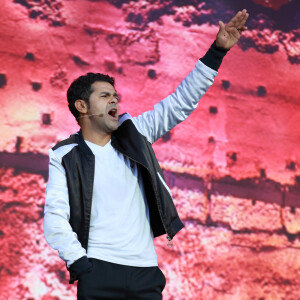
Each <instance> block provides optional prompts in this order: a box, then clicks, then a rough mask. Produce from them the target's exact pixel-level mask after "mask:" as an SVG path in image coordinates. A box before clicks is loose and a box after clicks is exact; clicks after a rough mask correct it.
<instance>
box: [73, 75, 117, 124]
mask: <svg viewBox="0 0 300 300" xmlns="http://www.w3.org/2000/svg"><path fill="white" fill-rule="evenodd" d="M96 81H106V82H108V83H110V84H111V85H112V86H113V87H115V79H114V78H113V77H110V76H109V75H104V74H101V73H87V74H86V75H83V76H80V77H78V78H77V79H75V80H74V81H73V82H72V83H71V85H70V87H69V88H68V91H67V99H68V103H69V110H70V111H71V113H72V114H73V116H74V117H75V119H76V120H77V118H78V117H79V111H78V110H77V109H76V107H75V101H76V100H78V99H81V100H84V101H85V102H86V103H87V105H88V107H89V105H90V101H89V99H90V95H91V94H92V93H93V89H92V84H93V83H94V82H96Z"/></svg>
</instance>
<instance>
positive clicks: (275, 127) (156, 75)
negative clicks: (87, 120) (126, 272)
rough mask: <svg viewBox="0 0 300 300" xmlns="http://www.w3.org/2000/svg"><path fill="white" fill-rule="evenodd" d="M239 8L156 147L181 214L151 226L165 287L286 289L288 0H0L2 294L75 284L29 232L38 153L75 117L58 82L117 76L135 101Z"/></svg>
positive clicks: (296, 161)
mask: <svg viewBox="0 0 300 300" xmlns="http://www.w3.org/2000/svg"><path fill="white" fill-rule="evenodd" d="M242 8H247V9H248V11H249V13H250V18H249V22H248V27H249V31H247V32H245V33H244V34H243V37H242V38H241V40H240V42H239V44H238V46H236V47H234V49H232V50H231V51H230V52H229V53H228V55H227V56H226V57H225V59H224V62H223V64H222V66H221V69H220V72H219V74H218V76H217V78H216V80H215V83H214V85H213V86H212V87H211V88H210V90H209V91H208V93H207V94H206V95H205V96H204V97H203V99H201V102H200V104H199V107H198V108H197V110H196V111H195V112H194V113H193V114H192V115H191V116H190V117H189V119H188V120H187V121H186V122H184V123H182V124H180V125H178V126H177V127H176V128H175V129H173V130H172V131H171V132H170V134H167V135H165V136H164V137H163V138H161V139H160V140H159V141H158V142H156V143H155V145H154V149H155V151H156V154H157V157H158V159H159V161H160V163H161V166H162V168H163V170H164V174H165V177H166V181H167V183H168V184H169V186H170V188H171V190H172V193H173V195H174V199H175V202H176V205H177V207H178V210H179V213H180V216H181V218H182V220H183V222H184V224H185V228H184V229H183V230H182V231H181V232H180V233H179V234H178V235H177V236H176V237H175V239H174V246H173V247H172V248H169V247H167V245H166V238H165V236H163V237H160V238H157V239H156V241H155V244H156V249H157V252H158V257H159V266H160V267H161V268H162V270H163V272H164V273H165V275H166V277H167V285H166V288H165V291H164V299H180V300H182V299H203V300H204V299H205V300H209V299H216V300H218V299H228V300H233V299H238V300H243V299H257V300H267V299H285V300H286V299H290V300H295V299H300V296H299V288H300V239H299V232H300V129H299V126H300V99H299V95H300V93H299V92H300V81H299V78H300V70H299V63H300V42H299V37H300V31H299V20H300V14H299V11H300V10H299V1H297V0H290V1H288V0H277V1H271V0H270V1H268V0H253V1H250V0H248V1H245V0H239V1H238V0H228V1H225V0H216V1H208V0H207V1H206V0H205V1H197V0H194V1H193V0H189V1H179V0H177V1H176V0H169V1H162V0H161V1H159V0H152V1H142V0H139V1H117V0H115V1H96V0H94V1H87V0H66V1H59V0H52V1H46V0H15V1H13V0H1V1H0V16H1V18H0V103H1V112H0V116H1V117H0V128H1V131H0V249H1V255H0V299H4V300H7V299H12V300H17V299H21V300H23V299H27V300H37V299H42V300H58V299H62V300H65V299H75V294H76V285H69V284H68V280H69V275H68V272H67V271H66V269H65V265H64V263H63V261H61V260H60V259H59V258H58V255H57V253H56V251H54V250H52V249H51V248H50V247H49V246H48V245H47V243H46V242H45V240H44V236H43V227H42V224H43V205H44V199H45V186H46V182H47V176H48V170H47V163H48V158H47V153H48V149H49V148H50V147H52V146H53V145H54V144H55V143H56V142H57V141H60V140H62V139H64V138H66V137H68V136H69V135H70V134H71V133H73V132H75V131H77V130H78V127H77V125H76V122H75V120H74V118H73V116H72V115H71V114H70V113H69V111H68V108H67V103H66V97H65V93H66V90H67V87H68V85H69V84H70V83H71V81H72V80H73V79H74V78H76V77H77V76H79V75H82V74H84V73H87V72H90V71H91V72H102V73H108V74H110V75H112V76H114V77H115V78H116V88H117V90H118V92H119V93H120V95H121V103H120V107H121V112H125V111H127V112H129V113H131V115H133V116H136V115H138V114H139V113H141V112H143V111H145V110H149V109H151V108H152V107H153V105H154V104H155V103H157V102H158V101H159V100H161V99H163V98H164V97H165V96H167V95H168V94H169V93H171V92H173V91H174V90H175V88H176V87H177V85H178V84H179V83H180V82H181V80H182V79H183V78H184V77H185V76H186V75H187V74H188V73H189V71H191V70H192V68H193V67H194V65H195V64H196V62H197V60H198V59H199V57H201V56H203V55H204V54H205V52H206V50H207V49H208V47H209V46H210V45H211V43H212V42H213V41H214V38H215V36H216V33H217V31H218V26H217V22H218V20H223V21H224V22H227V21H228V20H229V19H230V18H231V17H232V16H233V15H234V14H235V12H236V11H237V10H239V9H242Z"/></svg>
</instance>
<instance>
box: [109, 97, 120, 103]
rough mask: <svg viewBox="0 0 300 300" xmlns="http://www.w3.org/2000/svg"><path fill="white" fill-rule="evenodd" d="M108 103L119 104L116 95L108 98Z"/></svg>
mask: <svg viewBox="0 0 300 300" xmlns="http://www.w3.org/2000/svg"><path fill="white" fill-rule="evenodd" d="M109 102H110V103H118V102H119V99H118V96H116V95H111V97H110V101H109Z"/></svg>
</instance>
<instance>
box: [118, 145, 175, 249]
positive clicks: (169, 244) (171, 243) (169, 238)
mask: <svg viewBox="0 0 300 300" xmlns="http://www.w3.org/2000/svg"><path fill="white" fill-rule="evenodd" d="M116 148H117V147H116ZM118 151H120V149H118ZM120 152H121V153H122V154H123V155H124V156H126V157H128V158H129V159H131V160H133V161H135V162H136V163H137V164H139V165H141V166H142V167H144V168H145V169H146V170H147V171H148V172H149V174H150V177H151V182H152V186H153V190H154V194H155V198H156V203H158V196H157V191H156V189H155V187H154V184H153V179H152V176H151V172H150V171H149V169H148V168H147V167H146V166H145V165H143V164H142V163H140V162H138V161H137V160H135V159H134V158H132V157H130V156H128V155H127V154H124V153H123V152H122V151H120ZM157 208H158V206H157ZM158 212H159V216H160V219H161V222H162V224H163V226H164V229H165V232H166V234H167V240H168V241H167V246H168V247H172V246H173V242H172V238H171V237H170V236H169V234H168V231H167V228H166V226H165V223H164V221H163V218H162V215H161V212H160V209H159V208H158Z"/></svg>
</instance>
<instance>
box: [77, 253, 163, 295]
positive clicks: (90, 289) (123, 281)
mask: <svg viewBox="0 0 300 300" xmlns="http://www.w3.org/2000/svg"><path fill="white" fill-rule="evenodd" d="M89 260H90V261H91V263H92V264H93V268H92V271H91V272H89V273H86V274H82V275H81V276H80V278H79V280H78V284H77V299H78V300H104V299H114V300H118V299H129V300H135V299H136V300H138V299H141V300H144V299H145V300H146V299H147V300H161V299H162V291H163V289H164V287H165V285H166V278H165V276H164V274H163V273H162V271H161V270H160V269H159V268H158V267H131V266H124V265H119V264H114V263H110V262H106V261H103V260H99V259H95V258H90V259H89Z"/></svg>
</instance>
